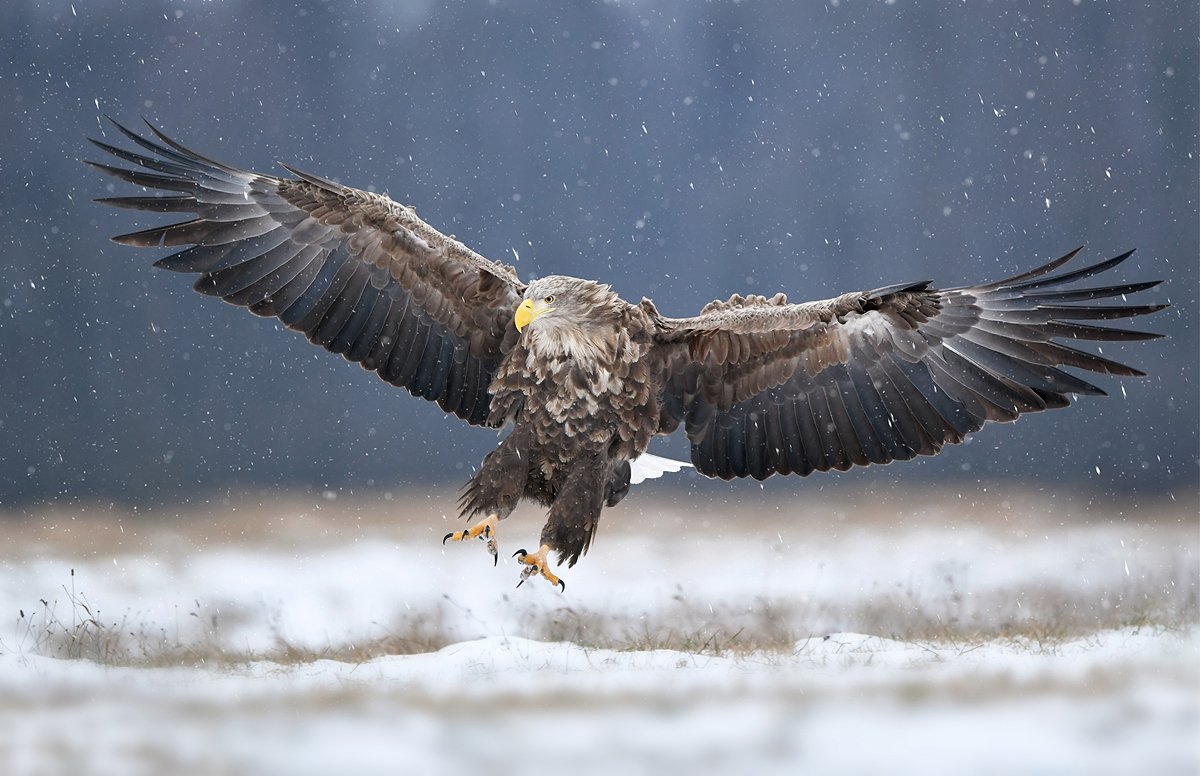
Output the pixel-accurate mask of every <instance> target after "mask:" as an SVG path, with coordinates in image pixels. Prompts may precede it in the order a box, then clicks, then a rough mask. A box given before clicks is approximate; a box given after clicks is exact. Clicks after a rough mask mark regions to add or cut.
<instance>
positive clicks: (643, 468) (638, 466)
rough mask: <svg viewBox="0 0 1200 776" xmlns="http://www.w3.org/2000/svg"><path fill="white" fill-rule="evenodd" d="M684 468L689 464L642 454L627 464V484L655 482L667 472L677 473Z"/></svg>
mask: <svg viewBox="0 0 1200 776" xmlns="http://www.w3.org/2000/svg"><path fill="white" fill-rule="evenodd" d="M685 466H691V464H690V463H684V462H683V461H672V460H671V459H670V458H663V457H661V456H657V455H650V453H642V454H641V455H639V456H638V457H637V458H634V459H633V460H632V461H630V462H629V484H630V485H637V484H638V483H641V482H645V481H646V480H656V479H658V478H659V477H661V476H663V475H664V474H666V473H667V472H677V471H679V470H680V469H682V468H683V467H685Z"/></svg>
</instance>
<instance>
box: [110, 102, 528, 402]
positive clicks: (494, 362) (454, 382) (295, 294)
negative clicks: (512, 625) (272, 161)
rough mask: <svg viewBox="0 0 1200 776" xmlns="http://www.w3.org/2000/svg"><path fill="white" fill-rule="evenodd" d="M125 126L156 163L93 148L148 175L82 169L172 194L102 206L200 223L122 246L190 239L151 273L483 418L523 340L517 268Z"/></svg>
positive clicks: (392, 218) (295, 183)
mask: <svg viewBox="0 0 1200 776" xmlns="http://www.w3.org/2000/svg"><path fill="white" fill-rule="evenodd" d="M114 124H115V122H114ZM147 126H150V125H149V124H147ZM116 127H117V129H119V130H120V131H121V132H122V133H123V134H124V135H125V136H126V137H128V138H129V139H130V140H132V141H133V142H134V143H136V144H137V145H138V146H140V147H141V148H142V149H144V150H146V151H148V152H150V154H151V155H144V154H141V153H134V152H131V151H127V150H123V149H121V148H117V147H115V146H112V145H109V144H107V143H102V142H100V141H97V140H92V142H93V143H94V144H95V145H96V146H98V147H99V148H101V149H103V150H104V151H106V152H108V153H110V154H112V155H113V156H115V157H117V158H119V159H121V160H123V161H125V162H128V163H131V164H132V165H136V166H137V167H138V168H141V169H127V168H124V167H117V166H111V165H107V164H100V163H97V162H87V164H89V165H91V166H92V167H95V168H96V169H98V170H101V171H103V172H105V173H108V174H109V175H113V176H115V177H117V178H120V179H121V180H124V181H127V182H129V183H132V184H134V185H137V186H142V187H145V188H148V189H157V190H160V191H166V192H174V195H170V196H161V195H159V196H132V197H110V198H104V199H100V200H97V201H98V202H102V203H104V204H107V205H113V206H116V207H122V208H133V209H135V210H146V211H150V212H154V213H191V214H194V215H195V218H192V219H190V220H187V221H182V222H180V223H173V224H168V225H166V226H158V227H154V228H152V229H147V230H145V231H141V232H134V233H132V234H125V235H121V236H119V237H114V238H113V239H114V240H115V241H116V242H118V243H122V244H124V245H135V246H139V247H159V246H188V245H190V246H191V247H188V248H185V249H184V250H181V251H179V252H177V253H173V254H171V255H170V256H167V257H165V258H163V259H160V260H159V261H158V262H156V264H155V266H157V267H162V268H165V269H169V270H174V271H176V272H190V273H193V274H198V275H199V278H198V279H197V280H196V282H195V286H194V288H195V289H196V290H197V291H199V292H200V293H202V294H208V295H210V296H218V297H220V298H222V299H224V300H225V301H226V302H230V303H231V304H235V305H238V306H240V307H245V308H247V309H249V310H250V312H252V313H254V314H255V315H260V316H272V317H275V318H278V319H279V320H280V321H282V322H283V323H284V324H285V325H286V326H287V327H288V328H290V329H295V330H296V331H300V332H303V334H304V336H306V337H307V338H308V339H309V341H310V342H312V343H314V344H316V345H320V346H321V347H323V348H325V349H326V350H330V351H332V352H334V353H340V354H342V355H343V356H345V358H347V359H348V360H350V361H355V362H357V363H359V364H361V365H362V366H363V368H365V369H369V370H372V371H374V372H377V373H378V374H379V376H380V377H382V378H383V379H384V380H386V381H388V382H389V383H391V384H392V385H397V386H402V387H404V388H407V389H408V390H409V392H411V393H412V394H413V395H414V396H420V397H422V398H425V399H429V400H431V401H436V402H437V403H438V405H439V406H440V407H441V408H442V409H443V410H445V411H446V412H449V413H453V414H454V415H457V416H458V417H460V418H462V419H464V420H466V421H467V422H468V423H471V424H473V425H475V424H480V425H482V424H486V423H487V419H488V410H489V404H490V401H491V396H490V394H489V393H488V385H489V383H490V382H491V379H492V376H493V374H494V373H495V371H496V368H497V366H498V365H499V363H500V360H501V359H502V358H503V356H504V354H505V353H506V352H508V350H509V349H511V347H512V346H513V344H514V342H515V340H516V336H517V332H516V329H515V328H513V326H512V325H511V322H512V316H513V311H514V310H515V309H516V307H517V305H518V304H519V303H520V296H521V293H522V291H523V290H524V285H523V284H522V283H521V281H520V280H519V279H518V278H517V275H516V273H515V271H514V270H513V269H512V268H511V267H508V266H505V265H503V264H500V263H498V262H493V261H489V260H488V259H485V258H484V257H482V256H480V255H479V254H477V253H475V252H474V251H472V250H470V249H469V248H467V247H466V246H465V245H463V244H462V243H460V242H458V241H457V240H455V239H453V238H452V237H447V236H445V235H443V234H441V233H440V232H438V231H437V230H435V229H434V228H433V227H431V226H429V225H428V224H426V223H425V222H424V221H422V220H421V219H420V218H418V217H417V215H416V213H415V212H414V211H413V210H412V208H409V207H405V206H403V205H400V204H398V203H396V202H393V201H392V200H391V199H389V198H387V197H385V196H382V195H379V194H373V193H370V192H366V191H360V190H358V189H353V188H350V187H348V186H342V185H340V184H338V183H334V182H332V181H329V180H325V179H323V178H320V177H318V176H316V175H311V174H308V173H304V172H300V171H299V170H295V169H292V168H290V167H287V168H286V169H288V171H289V172H291V173H293V174H294V175H295V176H296V178H294V179H293V178H276V177H273V176H270V175H260V174H257V173H253V172H248V171H246V170H240V169H237V168H236V167H230V166H228V165H225V164H222V163H220V162H216V161H213V160H211V159H207V158H205V157H203V156H201V155H199V154H197V153H195V152H194V151H190V150H188V149H187V148H184V147H183V146H181V145H179V144H178V143H176V142H174V141H172V140H171V139H170V138H168V137H166V136H165V135H164V134H162V133H161V132H159V131H158V130H157V129H155V128H154V127H153V126H150V130H151V131H152V132H153V133H154V135H155V136H156V137H157V140H158V141H160V142H154V141H153V140H150V139H147V138H144V137H141V136H139V135H137V134H136V133H134V132H131V131H130V130H128V129H126V128H125V127H122V126H121V125H119V124H116Z"/></svg>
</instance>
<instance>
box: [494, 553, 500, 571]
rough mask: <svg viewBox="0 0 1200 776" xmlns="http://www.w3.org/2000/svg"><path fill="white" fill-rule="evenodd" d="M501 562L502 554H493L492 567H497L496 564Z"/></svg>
mask: <svg viewBox="0 0 1200 776" xmlns="http://www.w3.org/2000/svg"><path fill="white" fill-rule="evenodd" d="M499 562H500V556H499V555H493V556H492V568H496V564H497V563H499Z"/></svg>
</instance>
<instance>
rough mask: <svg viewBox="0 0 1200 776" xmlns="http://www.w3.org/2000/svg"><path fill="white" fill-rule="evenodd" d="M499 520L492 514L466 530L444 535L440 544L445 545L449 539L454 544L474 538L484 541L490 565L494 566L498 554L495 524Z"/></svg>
mask: <svg viewBox="0 0 1200 776" xmlns="http://www.w3.org/2000/svg"><path fill="white" fill-rule="evenodd" d="M499 520H500V517H499V516H498V515H497V514H496V513H495V512H493V513H491V514H490V515H488V516H487V517H485V518H483V519H482V520H480V521H479V522H478V523H476V524H475V525H473V526H471V527H470V528H467V529H466V530H463V531H451V532H450V533H448V534H446V535H445V536H443V537H442V544H445V543H446V542H448V541H450V540H451V539H453V540H454V541H456V542H462V541H466V540H467V539H474V538H476V537H478V538H481V539H486V540H487V548H488V552H489V553H491V555H492V565H493V566H495V565H496V563H497V561H498V558H499V553H498V552H497V550H496V524H497V523H498V522H499Z"/></svg>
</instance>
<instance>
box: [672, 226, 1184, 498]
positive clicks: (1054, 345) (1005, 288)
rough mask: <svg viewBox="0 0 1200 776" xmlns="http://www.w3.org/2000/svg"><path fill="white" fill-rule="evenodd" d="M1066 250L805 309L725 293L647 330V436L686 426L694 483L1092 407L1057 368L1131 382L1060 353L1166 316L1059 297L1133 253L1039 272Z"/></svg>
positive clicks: (1107, 291) (861, 457)
mask: <svg viewBox="0 0 1200 776" xmlns="http://www.w3.org/2000/svg"><path fill="white" fill-rule="evenodd" d="M1076 253H1078V249H1076V250H1075V251H1072V252H1071V253H1069V254H1067V255H1066V256H1063V257H1062V258H1061V259H1058V260H1057V261H1054V262H1051V263H1050V264H1047V265H1045V266H1043V267H1039V268H1038V269H1035V270H1033V271H1031V272H1027V273H1024V274H1022V275H1017V276H1015V277H1011V278H1008V279H1006V280H1001V281H998V282H995V283H988V284H985V285H978V286H971V287H964V288H953V289H948V290H944V291H939V290H937V289H933V288H930V283H929V282H928V281H927V282H923V283H913V284H908V285H898V286H890V287H887V288H881V289H878V290H876V291H868V292H865V293H852V294H845V295H843V296H839V297H837V298H836V299H830V300H826V301H822V302H809V303H807V304H787V300H786V299H785V298H784V297H783V296H782V295H779V296H776V297H775V298H773V299H765V298H763V297H757V296H752V297H749V298H743V297H740V296H734V297H733V298H731V299H730V300H729V301H728V302H713V303H711V304H709V305H708V306H707V307H705V309H704V310H703V311H702V312H701V314H700V315H698V316H696V317H694V318H682V319H670V318H666V319H661V321H660V323H659V333H658V339H659V343H660V345H659V347H660V349H661V356H662V357H663V358H664V360H665V362H666V364H667V380H666V388H665V392H664V397H663V406H662V417H661V419H660V432H661V433H670V432H671V431H673V430H674V429H675V428H676V427H677V426H678V425H679V424H680V423H681V422H682V423H684V424H685V427H686V430H687V434H688V437H689V439H690V440H691V444H692V462H693V463H694V464H695V465H696V468H697V469H698V470H699V471H700V472H702V473H704V474H707V475H709V476H717V477H722V478H724V479H731V478H733V477H747V476H749V477H754V478H756V479H760V480H761V479H765V478H766V477H768V476H770V475H771V474H774V473H776V472H778V473H780V474H789V473H793V472H794V473H797V474H809V473H810V472H812V471H814V470H816V471H828V470H829V469H838V470H842V471H845V470H846V469H849V468H850V467H851V466H855V465H857V466H865V465H867V464H872V463H889V462H891V461H896V460H907V459H910V458H913V457H914V456H917V455H933V454H934V453H937V452H938V451H939V450H940V449H941V448H942V446H943V445H944V444H946V443H947V442H951V443H954V442H961V441H962V440H963V438H964V437H965V436H966V435H967V434H968V433H970V432H972V431H976V430H978V429H979V428H980V427H981V426H982V425H983V424H984V422H985V421H989V420H995V421H1011V420H1015V419H1016V418H1017V417H1018V416H1019V415H1021V414H1023V413H1026V412H1039V411H1041V410H1045V409H1051V408H1055V407H1065V406H1067V405H1068V404H1070V395H1071V394H1098V395H1103V394H1104V391H1102V390H1100V389H1099V388H1097V387H1096V386H1094V385H1092V384H1091V383H1089V382H1087V381H1085V380H1082V379H1080V378H1079V377H1076V376H1074V375H1072V374H1069V373H1067V372H1064V371H1063V370H1062V369H1059V368H1058V367H1062V366H1068V367H1075V368H1078V369H1083V370H1087V371H1091V372H1100V373H1106V374H1114V375H1122V376H1142V375H1143V374H1144V373H1143V372H1140V371H1138V370H1136V369H1133V368H1131V367H1128V366H1125V365H1123V364H1119V363H1117V362H1115V361H1112V360H1110V359H1107V358H1104V357H1102V356H1099V355H1095V354H1092V353H1088V352H1085V351H1081V350H1077V349H1075V348H1073V347H1070V346H1068V345H1066V344H1063V342H1061V340H1066V341H1070V340H1096V341H1126V340H1142V339H1151V338H1154V337H1157V336H1159V335H1156V334H1149V333H1143V332H1138V331H1130V330H1127V329H1121V328H1107V327H1101V326H1095V325H1092V324H1090V323H1079V321H1093V320H1104V319H1120V318H1131V317H1133V316H1138V315H1146V314H1149V313H1153V312H1156V311H1158V310H1161V309H1163V308H1164V307H1166V306H1167V305H1164V304H1147V305H1130V304H1124V303H1123V304H1120V305H1108V306H1102V305H1096V304H1093V301H1094V300H1097V299H1105V298H1109V297H1124V296H1125V295H1127V294H1132V293H1135V292H1137V291H1143V290H1145V289H1148V288H1152V287H1154V286H1156V285H1158V283H1157V282H1150V283H1132V284H1128V285H1117V286H1107V287H1103V288H1080V289H1063V288H1061V286H1063V285H1064V284H1067V283H1070V282H1072V281H1076V280H1082V279H1084V278H1088V277H1091V276H1093V275H1096V274H1099V273H1101V272H1104V271H1106V270H1108V269H1111V268H1113V267H1115V266H1116V265H1118V264H1120V263H1121V262H1122V261H1124V260H1125V259H1126V258H1128V257H1129V255H1130V254H1131V253H1132V251H1130V252H1129V253H1125V254H1122V255H1120V256H1117V257H1116V258H1113V259H1110V260H1108V261H1105V262H1102V263H1100V264H1096V265H1094V266H1090V267H1086V268H1083V269H1080V270H1076V271H1074V272H1066V273H1063V274H1059V275H1051V273H1052V272H1053V271H1054V270H1056V269H1058V268H1059V267H1061V266H1062V265H1063V264H1065V263H1067V262H1068V261H1070V260H1071V259H1072V258H1073V257H1074V256H1075V254H1076ZM1072 303H1082V304H1072Z"/></svg>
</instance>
